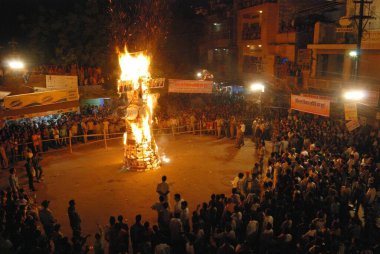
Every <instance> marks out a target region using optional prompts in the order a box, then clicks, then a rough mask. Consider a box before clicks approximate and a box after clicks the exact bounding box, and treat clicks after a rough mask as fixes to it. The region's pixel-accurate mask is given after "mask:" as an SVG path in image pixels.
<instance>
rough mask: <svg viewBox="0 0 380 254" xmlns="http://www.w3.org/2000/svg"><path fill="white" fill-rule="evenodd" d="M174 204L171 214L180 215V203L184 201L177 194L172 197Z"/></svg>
mask: <svg viewBox="0 0 380 254" xmlns="http://www.w3.org/2000/svg"><path fill="white" fill-rule="evenodd" d="M174 200H175V204H174V207H173V214H175V213H181V203H182V202H183V201H184V200H183V199H182V198H181V195H180V194H179V193H176V194H175V195H174Z"/></svg>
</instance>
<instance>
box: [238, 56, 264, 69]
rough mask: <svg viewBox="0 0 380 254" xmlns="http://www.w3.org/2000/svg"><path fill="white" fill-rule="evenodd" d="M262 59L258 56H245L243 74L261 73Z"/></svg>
mask: <svg viewBox="0 0 380 254" xmlns="http://www.w3.org/2000/svg"><path fill="white" fill-rule="evenodd" d="M261 71H262V59H261V57H256V56H244V59H243V72H245V73H261Z"/></svg>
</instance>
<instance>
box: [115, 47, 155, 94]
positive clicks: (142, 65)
mask: <svg viewBox="0 0 380 254" xmlns="http://www.w3.org/2000/svg"><path fill="white" fill-rule="evenodd" d="M119 65H120V69H121V75H120V80H121V81H131V82H132V83H133V85H134V89H138V88H139V80H140V79H148V78H150V72H149V66H150V58H149V57H148V56H146V55H144V54H143V53H138V54H130V53H129V52H128V50H127V49H126V48H124V53H119ZM146 89H147V87H146V86H145V85H143V90H144V91H145V90H146Z"/></svg>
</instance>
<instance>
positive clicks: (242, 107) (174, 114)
mask: <svg viewBox="0 0 380 254" xmlns="http://www.w3.org/2000/svg"><path fill="white" fill-rule="evenodd" d="M195 98H196V99H195V102H193V103H194V105H191V104H186V103H184V101H186V100H184V99H183V97H181V96H179V97H176V96H171V97H170V98H163V99H162V100H161V101H160V103H159V106H158V107H157V111H156V113H155V117H154V119H155V121H154V124H153V129H154V132H155V133H160V134H165V133H166V134H171V133H173V134H175V133H177V132H194V133H199V132H202V133H204V134H212V135H216V136H218V137H222V136H227V137H236V135H237V130H238V128H239V122H240V120H242V119H244V120H245V121H248V119H250V118H251V117H253V115H252V112H254V108H253V106H252V105H247V104H246V103H244V100H243V98H241V97H238V96H233V97H231V96H215V97H210V98H207V97H204V98H203V99H204V100H202V99H200V98H199V97H195ZM198 104H199V105H198ZM169 105H177V106H178V108H176V109H175V110H174V109H173V108H170V107H169ZM115 107H116V106H115V105H104V106H83V107H81V111H80V113H66V114H59V115H52V116H48V117H37V118H34V119H23V120H17V121H7V122H6V123H5V124H4V126H3V127H2V128H1V130H0V161H1V163H2V167H3V168H8V166H9V164H13V163H15V162H17V161H19V160H23V159H25V158H26V157H25V153H26V151H27V148H29V149H31V150H32V151H33V153H36V152H46V151H48V150H49V149H55V148H60V147H63V146H67V145H68V143H69V138H70V136H71V137H73V138H72V139H71V142H72V143H73V144H75V143H78V142H84V143H85V142H87V140H88V139H97V138H103V135H102V134H104V132H106V133H107V136H111V137H112V136H116V135H119V136H120V133H123V132H124V131H125V121H124V120H123V119H122V115H120V114H117V113H115V112H117V110H115ZM94 135H95V136H94Z"/></svg>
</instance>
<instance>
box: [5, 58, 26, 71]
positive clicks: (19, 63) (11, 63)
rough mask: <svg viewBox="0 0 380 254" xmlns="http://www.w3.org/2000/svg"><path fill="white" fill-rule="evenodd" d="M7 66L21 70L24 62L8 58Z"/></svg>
mask: <svg viewBox="0 0 380 254" xmlns="http://www.w3.org/2000/svg"><path fill="white" fill-rule="evenodd" d="M8 66H9V68H11V69H12V70H21V69H24V68H25V64H24V62H22V61H21V60H9V61H8Z"/></svg>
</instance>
